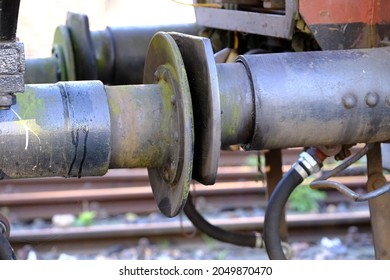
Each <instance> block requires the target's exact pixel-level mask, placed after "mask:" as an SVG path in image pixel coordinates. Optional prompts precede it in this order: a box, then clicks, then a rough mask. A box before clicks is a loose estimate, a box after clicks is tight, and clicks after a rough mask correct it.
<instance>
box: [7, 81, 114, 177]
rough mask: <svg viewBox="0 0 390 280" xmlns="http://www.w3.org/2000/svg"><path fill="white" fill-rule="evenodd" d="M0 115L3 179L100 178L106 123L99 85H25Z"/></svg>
mask: <svg viewBox="0 0 390 280" xmlns="http://www.w3.org/2000/svg"><path fill="white" fill-rule="evenodd" d="M16 98H17V104H16V105H15V106H13V107H12V109H11V110H8V111H4V112H2V114H0V130H1V132H2V133H1V135H0V142H1V145H0V154H1V158H0V166H1V177H2V178H28V177H48V176H66V177H70V176H77V177H80V176H87V175H99V174H100V175H103V174H105V173H106V171H107V169H108V161H109V153H110V141H111V133H110V118H109V112H108V106H107V97H106V94H105V91H104V87H103V85H102V84H101V83H100V82H78V83H66V84H65V83H58V84H55V85H27V86H26V90H25V92H24V93H21V94H19V93H18V94H16Z"/></svg>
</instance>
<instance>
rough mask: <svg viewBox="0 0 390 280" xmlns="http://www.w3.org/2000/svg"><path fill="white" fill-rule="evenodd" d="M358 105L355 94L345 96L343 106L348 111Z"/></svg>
mask: <svg viewBox="0 0 390 280" xmlns="http://www.w3.org/2000/svg"><path fill="white" fill-rule="evenodd" d="M356 104H357V98H356V96H355V95H354V94H353V93H348V94H346V95H344V96H343V105H344V107H345V108H346V109H352V108H353V107H355V106H356Z"/></svg>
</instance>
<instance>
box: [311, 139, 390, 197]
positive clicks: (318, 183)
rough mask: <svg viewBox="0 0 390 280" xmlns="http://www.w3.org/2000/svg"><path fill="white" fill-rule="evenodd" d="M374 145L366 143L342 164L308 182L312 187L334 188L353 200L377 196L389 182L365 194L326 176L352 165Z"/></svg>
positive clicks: (389, 185) (384, 190) (385, 190)
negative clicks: (329, 179)
mask: <svg viewBox="0 0 390 280" xmlns="http://www.w3.org/2000/svg"><path fill="white" fill-rule="evenodd" d="M372 147H374V144H367V145H365V146H364V148H363V149H362V150H360V151H359V152H357V153H356V154H355V155H353V156H352V157H351V158H349V159H348V160H346V161H344V162H343V163H342V164H340V165H339V166H337V167H336V168H334V169H333V170H331V171H330V172H329V173H327V174H326V175H322V176H321V177H319V178H318V179H316V180H314V181H313V182H311V183H310V187H311V188H313V189H322V188H331V189H336V190H338V191H339V192H341V193H342V194H344V195H346V196H347V197H349V198H351V199H352V200H354V201H367V200H369V199H372V198H375V197H378V196H380V195H382V194H384V193H386V192H388V191H390V184H386V185H384V186H383V187H381V188H379V189H377V190H374V191H371V192H368V193H365V194H358V193H356V192H354V191H353V190H351V189H349V188H348V187H347V186H345V185H343V184H341V183H338V182H334V181H327V179H328V178H330V177H332V176H334V175H336V174H338V173H339V172H341V171H342V170H344V169H346V168H347V167H348V166H350V165H352V164H353V163H355V162H356V161H358V160H359V159H360V158H362V157H363V156H364V155H365V154H367V152H368V151H369V150H370V149H371V148H372Z"/></svg>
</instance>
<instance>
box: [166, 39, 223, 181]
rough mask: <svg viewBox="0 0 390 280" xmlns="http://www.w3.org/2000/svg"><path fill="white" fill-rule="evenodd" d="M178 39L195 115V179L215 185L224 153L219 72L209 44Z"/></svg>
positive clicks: (207, 42)
mask: <svg viewBox="0 0 390 280" xmlns="http://www.w3.org/2000/svg"><path fill="white" fill-rule="evenodd" d="M169 34H170V35H171V36H172V37H173V39H175V41H176V43H177V45H178V47H179V49H180V52H181V54H182V57H183V61H184V65H185V67H186V72H187V76H188V77H191V78H190V79H189V86H190V90H191V99H192V106H193V112H194V131H195V135H196V138H195V150H194V163H193V172H192V178H193V179H195V180H197V181H198V182H200V183H202V184H205V185H212V184H214V183H215V179H216V176H217V169H218V162H219V154H220V149H221V109H220V97H219V89H218V77H217V69H216V66H215V63H214V55H213V50H212V47H211V43H210V40H208V39H206V38H200V37H195V36H191V35H186V34H180V33H169Z"/></svg>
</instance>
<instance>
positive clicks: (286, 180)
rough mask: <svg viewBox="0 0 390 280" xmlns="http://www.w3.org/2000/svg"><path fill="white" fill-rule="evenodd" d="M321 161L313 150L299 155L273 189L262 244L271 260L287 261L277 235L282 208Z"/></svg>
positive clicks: (317, 153) (321, 157)
mask: <svg viewBox="0 0 390 280" xmlns="http://www.w3.org/2000/svg"><path fill="white" fill-rule="evenodd" d="M323 160H324V157H323V155H320V156H319V151H318V150H317V149H315V148H310V149H309V150H308V151H306V152H303V153H301V154H300V158H299V160H298V161H297V162H296V163H294V164H293V166H292V167H291V169H290V170H289V171H288V172H287V173H286V174H285V175H284V176H283V178H282V179H281V180H280V182H279V183H278V185H277V186H276V187H275V190H274V191H273V193H272V195H271V198H270V200H269V203H268V207H267V210H266V213H265V217H264V243H265V248H266V250H267V253H268V256H269V258H270V259H271V260H286V259H287V258H286V256H285V254H284V252H283V247H282V240H281V237H280V234H279V228H280V221H281V219H282V214H283V209H284V206H285V205H286V203H287V200H288V198H289V196H290V194H291V193H292V192H293V190H294V189H295V188H296V187H297V186H298V185H299V184H301V183H302V182H303V180H304V179H305V178H306V177H308V176H310V175H311V174H313V173H316V172H318V171H319V170H320V168H321V165H322V161H323Z"/></svg>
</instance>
